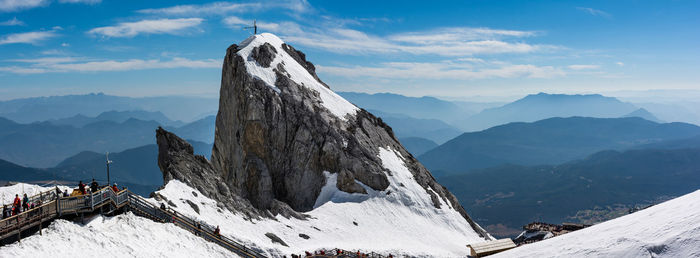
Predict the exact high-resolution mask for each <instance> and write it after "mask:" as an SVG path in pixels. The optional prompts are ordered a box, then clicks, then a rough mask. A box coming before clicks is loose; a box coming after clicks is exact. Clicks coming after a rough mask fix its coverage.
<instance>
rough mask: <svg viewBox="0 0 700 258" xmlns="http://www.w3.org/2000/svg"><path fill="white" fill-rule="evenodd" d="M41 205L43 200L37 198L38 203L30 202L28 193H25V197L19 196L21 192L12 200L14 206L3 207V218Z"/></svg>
mask: <svg viewBox="0 0 700 258" xmlns="http://www.w3.org/2000/svg"><path fill="white" fill-rule="evenodd" d="M37 206H41V200H37V203H34V202H30V200H29V197H27V194H24V197H23V198H19V194H15V200H14V201H13V202H12V207H11V208H8V207H7V205H3V207H2V218H3V219H6V218H9V217H12V216H15V215H18V214H20V213H22V212H25V211H28V210H31V209H34V207H37Z"/></svg>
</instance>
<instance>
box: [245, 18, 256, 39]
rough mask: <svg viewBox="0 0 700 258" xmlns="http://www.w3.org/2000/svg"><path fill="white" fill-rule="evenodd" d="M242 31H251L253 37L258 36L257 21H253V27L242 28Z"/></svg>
mask: <svg viewBox="0 0 700 258" xmlns="http://www.w3.org/2000/svg"><path fill="white" fill-rule="evenodd" d="M243 29H244V30H248V29H253V35H256V34H258V21H257V20H253V26H250V27H243Z"/></svg>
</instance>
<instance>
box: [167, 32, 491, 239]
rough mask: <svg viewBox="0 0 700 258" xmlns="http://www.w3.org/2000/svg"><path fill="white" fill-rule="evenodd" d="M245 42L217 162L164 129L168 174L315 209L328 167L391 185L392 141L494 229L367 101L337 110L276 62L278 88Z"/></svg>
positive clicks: (444, 194) (270, 54)
mask: <svg viewBox="0 0 700 258" xmlns="http://www.w3.org/2000/svg"><path fill="white" fill-rule="evenodd" d="M282 49H283V50H284V51H285V52H286V53H287V54H289V55H290V56H292V58H293V59H294V60H295V61H296V62H298V63H299V64H300V65H302V66H303V67H304V68H305V69H306V70H307V71H308V72H309V73H310V74H311V75H312V76H313V77H314V78H315V79H316V80H318V81H319V82H321V80H320V79H319V78H318V76H316V73H315V67H314V66H313V64H311V63H310V62H308V61H306V57H305V55H304V54H303V53H302V52H301V51H298V50H296V49H294V48H293V47H291V46H289V45H287V44H284V45H283V46H282ZM238 51H239V47H238V46H237V45H232V46H231V47H229V48H228V49H227V53H226V57H225V59H224V66H223V69H222V78H221V91H220V98H219V111H218V114H217V119H216V132H215V142H214V146H213V150H212V157H211V163H210V162H209V161H208V160H206V159H205V158H203V157H201V156H195V155H193V154H192V149H191V146H189V145H188V144H186V142H185V143H182V142H184V141H182V142H180V141H181V140H180V141H177V140H173V139H171V138H175V137H177V136H174V135H172V134H169V133H159V136H158V143H159V151H160V154H159V165H160V166H161V170H163V172H164V179H165V181H166V182H167V181H168V180H169V179H171V178H175V179H179V180H181V181H183V182H186V183H188V184H190V185H191V186H194V187H195V188H197V189H198V190H200V191H201V192H202V193H203V194H204V195H206V196H208V197H210V198H213V199H216V200H217V201H220V202H223V203H225V205H226V207H227V208H229V209H231V210H244V211H246V213H247V214H255V215H258V216H265V214H268V212H269V213H271V214H272V215H277V214H282V215H283V216H286V217H289V216H293V217H299V218H303V216H302V215H300V213H299V212H305V211H309V210H311V209H312V208H313V205H314V204H315V202H316V199H317V197H318V195H319V193H320V191H321V188H322V187H323V186H324V185H325V184H326V177H325V176H324V171H327V172H330V173H337V174H338V177H337V178H338V181H337V183H336V186H337V187H338V189H340V190H341V191H344V192H348V193H361V194H366V193H367V191H366V190H365V189H364V188H363V187H362V186H361V185H360V184H359V183H362V184H363V185H365V186H367V187H369V188H371V189H373V190H377V191H381V190H385V189H387V187H388V186H389V180H388V178H387V176H390V175H391V172H390V171H388V170H386V169H385V168H384V167H383V165H382V161H381V160H380V159H379V156H378V155H379V148H390V149H392V150H395V151H396V152H397V153H399V154H400V155H401V156H402V157H403V161H404V163H405V164H406V166H407V168H408V170H410V171H411V173H412V174H413V177H414V178H415V180H416V181H417V183H418V184H419V185H421V186H422V187H423V188H424V189H425V191H426V194H429V195H430V197H431V199H432V202H433V205H434V206H435V207H436V208H446V207H441V204H440V203H441V202H440V200H442V201H443V202H445V203H449V204H450V206H452V207H454V208H455V209H456V210H457V211H458V212H460V213H461V214H462V216H463V217H464V218H465V219H466V220H467V221H469V223H470V224H471V225H472V227H473V228H474V230H475V231H477V233H479V234H481V235H482V236H483V237H485V238H486V237H487V234H486V232H485V231H483V229H481V228H480V227H479V226H478V225H476V224H475V223H474V222H473V221H472V220H471V218H470V217H469V216H468V215H467V213H466V212H465V211H464V209H463V208H462V206H461V205H460V204H459V202H457V199H456V198H455V197H454V195H452V194H451V193H450V192H449V191H447V189H446V188H444V187H443V186H441V185H439V184H438V183H437V182H436V181H435V179H434V178H433V176H432V175H431V174H430V172H428V170H426V169H425V167H423V165H421V164H420V163H419V162H418V161H417V160H416V159H415V158H414V157H413V156H412V155H411V154H410V153H409V152H408V151H406V150H405V149H404V147H403V146H402V145H401V144H400V143H399V142H398V140H397V139H396V137H395V136H394V133H393V131H392V129H391V128H390V127H389V126H388V125H386V124H385V123H384V122H383V121H382V120H381V118H378V117H375V116H374V115H372V114H370V113H369V112H367V111H365V110H363V109H358V111H357V112H356V113H355V114H351V115H348V116H346V117H345V118H344V119H341V118H338V117H336V116H335V115H333V114H332V113H331V112H330V111H329V110H327V109H326V108H325V107H324V106H323V104H322V103H321V100H320V97H319V92H317V91H314V90H311V89H309V88H308V87H306V86H304V85H299V84H297V83H296V82H295V81H293V80H291V78H290V75H289V73H288V72H287V71H286V70H285V66H284V65H282V64H280V65H277V66H275V67H273V69H274V71H275V73H276V77H277V79H276V82H275V85H274V86H275V87H276V89H279V92H277V91H276V90H275V89H273V88H271V87H268V85H266V84H265V82H263V81H261V80H260V79H258V78H256V77H253V76H251V75H250V74H249V73H248V71H247V70H246V66H245V63H244V61H245V60H243V58H242V57H241V56H239V55H238V54H237V52H238ZM275 54H277V55H279V54H280V53H277V52H276V50H275V49H274V47H272V46H270V44H269V43H265V44H262V45H260V46H258V47H257V48H256V49H254V50H253V52H252V54H251V58H253V59H255V60H256V61H257V62H258V64H260V65H261V66H263V67H270V64H271V62H272V61H274V57H275ZM321 83H323V82H321ZM324 85H325V84H324ZM325 86H326V87H328V86H327V85H325ZM161 130H162V129H159V132H160V131H161ZM163 131H164V130H163ZM161 138H162V139H161ZM178 139H179V138H178ZM161 142H163V143H162V144H161ZM188 146H189V147H188ZM161 156H162V157H161ZM161 160H163V161H162V162H161ZM358 182H359V183H358ZM429 189H432V190H433V191H434V193H433V192H432V191H430V190H429ZM239 206H243V207H244V208H240V207H239ZM250 206H252V207H254V209H251V208H249V207H250Z"/></svg>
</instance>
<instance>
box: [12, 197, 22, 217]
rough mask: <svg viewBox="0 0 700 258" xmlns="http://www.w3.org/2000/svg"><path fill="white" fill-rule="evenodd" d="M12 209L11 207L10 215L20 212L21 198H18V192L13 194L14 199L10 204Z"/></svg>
mask: <svg viewBox="0 0 700 258" xmlns="http://www.w3.org/2000/svg"><path fill="white" fill-rule="evenodd" d="M12 206H13V209H12V215H17V214H19V213H20V212H21V210H22V208H21V207H22V199H20V198H19V194H15V201H14V203H13V204H12Z"/></svg>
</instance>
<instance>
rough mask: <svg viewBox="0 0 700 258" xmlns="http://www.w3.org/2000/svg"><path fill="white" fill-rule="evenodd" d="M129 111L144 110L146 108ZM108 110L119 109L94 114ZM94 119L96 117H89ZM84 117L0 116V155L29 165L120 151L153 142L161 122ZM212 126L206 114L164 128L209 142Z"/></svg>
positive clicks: (45, 165)
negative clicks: (22, 120) (19, 119)
mask: <svg viewBox="0 0 700 258" xmlns="http://www.w3.org/2000/svg"><path fill="white" fill-rule="evenodd" d="M131 113H139V114H148V113H147V112H131ZM110 114H112V115H113V114H120V113H119V112H110V113H108V114H106V115H105V114H101V115H99V116H97V117H110V116H111V115H110ZM111 117H118V116H111ZM95 119H97V118H92V119H89V120H91V121H92V120H95ZM59 121H60V122H59ZM85 121H86V120H84V119H75V120H73V119H65V120H54V121H51V122H38V123H32V124H19V123H16V122H14V121H11V120H8V119H5V118H0V159H4V160H7V161H10V162H13V163H16V164H20V165H23V166H29V167H40V168H45V167H53V166H55V165H57V164H58V163H59V162H61V161H62V160H64V159H66V158H68V157H70V156H72V155H75V154H77V153H80V152H83V151H93V152H98V153H105V152H108V151H109V152H120V151H123V150H126V149H129V148H134V147H138V146H143V145H148V144H154V143H155V137H154V135H155V134H154V132H155V130H156V128H158V126H164V125H163V124H161V123H159V122H156V121H143V120H139V119H135V118H129V119H127V120H125V121H123V122H115V121H111V120H99V121H98V120H95V121H94V122H92V123H89V124H85V125H83V123H84V122H85ZM71 122H75V124H71ZM55 123H59V124H63V125H57V124H55ZM214 127H215V125H214V122H213V118H212V117H207V118H204V119H202V120H198V121H195V122H193V123H190V124H186V125H184V126H182V127H179V128H172V127H167V128H169V129H170V130H172V131H175V132H178V133H180V132H182V134H181V135H183V137H186V138H187V139H191V140H195V141H202V142H207V143H212V142H213V138H214Z"/></svg>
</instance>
